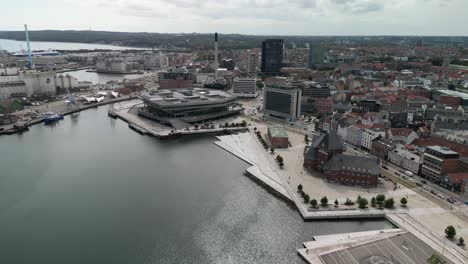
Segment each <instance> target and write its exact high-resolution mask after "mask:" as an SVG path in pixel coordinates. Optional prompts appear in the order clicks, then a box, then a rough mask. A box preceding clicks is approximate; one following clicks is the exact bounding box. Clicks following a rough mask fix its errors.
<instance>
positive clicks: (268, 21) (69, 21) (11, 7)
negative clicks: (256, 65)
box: [0, 0, 468, 36]
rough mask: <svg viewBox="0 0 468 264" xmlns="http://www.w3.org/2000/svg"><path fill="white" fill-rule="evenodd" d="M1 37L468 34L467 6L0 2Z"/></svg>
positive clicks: (295, 1)
mask: <svg viewBox="0 0 468 264" xmlns="http://www.w3.org/2000/svg"><path fill="white" fill-rule="evenodd" d="M0 3H1V4H0V6H1V11H2V12H1V15H0V17H1V21H2V22H1V23H0V29H1V30H22V29H23V24H25V23H27V24H28V26H29V28H30V29H31V30H40V29H61V30H65V29H75V30H87V29H92V30H110V31H133V32H142V31H145V32H169V33H180V32H185V33H188V32H200V33H209V32H215V31H217V32H221V33H240V34H256V35H457V36H460V35H463V36H467V35H468V12H467V11H468V0H0Z"/></svg>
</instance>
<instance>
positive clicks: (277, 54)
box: [261, 39, 284, 75]
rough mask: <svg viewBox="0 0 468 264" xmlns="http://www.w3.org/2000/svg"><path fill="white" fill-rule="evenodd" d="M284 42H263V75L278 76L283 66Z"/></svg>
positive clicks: (272, 40) (279, 40) (273, 40)
mask: <svg viewBox="0 0 468 264" xmlns="http://www.w3.org/2000/svg"><path fill="white" fill-rule="evenodd" d="M283 49H284V40H282V39H267V40H265V41H263V42H262V65H261V68H262V69H261V70H262V73H264V74H266V75H277V74H280V73H281V67H282V66H283V65H282V64H283Z"/></svg>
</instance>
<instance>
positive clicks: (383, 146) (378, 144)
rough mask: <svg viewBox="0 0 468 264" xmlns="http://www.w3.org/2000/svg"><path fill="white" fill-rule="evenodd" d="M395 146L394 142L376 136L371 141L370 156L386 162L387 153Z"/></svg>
mask: <svg viewBox="0 0 468 264" xmlns="http://www.w3.org/2000/svg"><path fill="white" fill-rule="evenodd" d="M395 146H396V144H395V142H393V141H392V140H390V139H388V138H384V137H382V136H378V137H377V138H375V139H374V140H372V149H371V154H372V155H374V156H376V157H377V158H379V159H381V160H387V158H388V153H389V152H390V151H391V150H392V149H394V148H395Z"/></svg>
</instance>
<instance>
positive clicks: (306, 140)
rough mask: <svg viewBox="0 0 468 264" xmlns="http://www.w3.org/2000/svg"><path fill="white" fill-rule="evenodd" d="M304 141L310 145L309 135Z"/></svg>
mask: <svg viewBox="0 0 468 264" xmlns="http://www.w3.org/2000/svg"><path fill="white" fill-rule="evenodd" d="M304 141H305V143H309V136H308V135H305V136H304Z"/></svg>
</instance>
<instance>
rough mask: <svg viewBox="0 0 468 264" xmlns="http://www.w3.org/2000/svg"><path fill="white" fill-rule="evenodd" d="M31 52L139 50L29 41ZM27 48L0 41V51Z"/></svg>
mask: <svg viewBox="0 0 468 264" xmlns="http://www.w3.org/2000/svg"><path fill="white" fill-rule="evenodd" d="M29 43H30V45H31V50H47V49H53V50H80V49H88V50H95V49H109V50H126V49H139V48H131V47H121V46H113V45H105V44H88V43H74V42H46V41H30V42H29ZM27 48H28V46H27V44H26V41H17V40H12V39H0V50H6V51H9V52H18V51H21V50H27Z"/></svg>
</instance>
